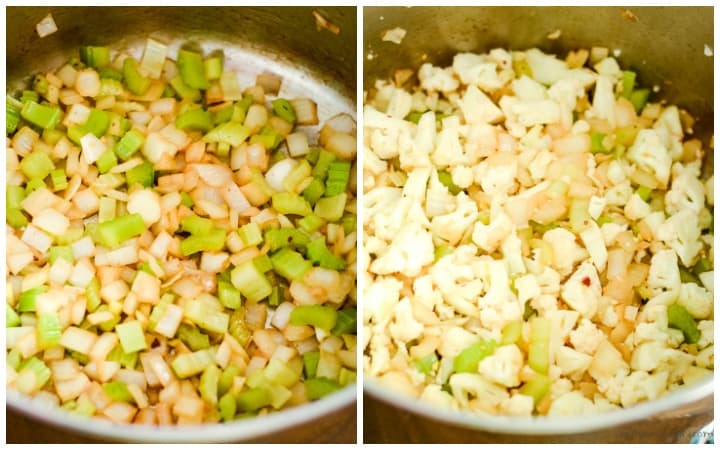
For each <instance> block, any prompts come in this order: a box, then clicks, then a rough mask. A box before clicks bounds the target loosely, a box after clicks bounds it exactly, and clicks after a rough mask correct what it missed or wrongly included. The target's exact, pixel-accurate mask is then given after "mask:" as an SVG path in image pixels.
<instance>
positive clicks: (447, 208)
mask: <svg viewBox="0 0 720 450" xmlns="http://www.w3.org/2000/svg"><path fill="white" fill-rule="evenodd" d="M455 202H456V198H455V196H454V195H452V194H450V191H448V188H447V187H446V186H445V185H444V184H442V183H441V182H440V178H439V177H438V173H437V170H433V172H432V175H431V176H430V183H429V184H428V189H427V192H426V195H425V213H426V214H427V216H428V217H435V216H442V215H444V214H448V213H450V212H452V211H453V210H454V209H455Z"/></svg>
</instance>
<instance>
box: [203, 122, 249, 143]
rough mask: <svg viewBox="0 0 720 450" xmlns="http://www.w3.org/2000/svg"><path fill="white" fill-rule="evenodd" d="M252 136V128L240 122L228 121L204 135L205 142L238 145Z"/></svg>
mask: <svg viewBox="0 0 720 450" xmlns="http://www.w3.org/2000/svg"><path fill="white" fill-rule="evenodd" d="M248 136H250V129H249V128H248V127H246V126H244V125H243V124H241V123H238V122H226V123H223V124H220V125H218V126H217V127H215V128H213V129H212V130H210V131H208V133H207V134H206V135H205V136H204V137H203V141H205V142H225V143H227V144H230V145H232V146H233V147H237V146H238V145H240V144H242V143H243V142H244V141H245V139H247V138H248Z"/></svg>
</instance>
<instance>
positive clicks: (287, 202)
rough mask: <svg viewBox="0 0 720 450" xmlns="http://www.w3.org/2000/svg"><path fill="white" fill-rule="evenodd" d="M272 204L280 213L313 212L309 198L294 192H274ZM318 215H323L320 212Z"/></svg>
mask: <svg viewBox="0 0 720 450" xmlns="http://www.w3.org/2000/svg"><path fill="white" fill-rule="evenodd" d="M272 206H273V208H274V209H275V210H276V211H277V212H279V213H280V214H295V215H298V216H307V215H310V214H312V212H313V211H312V208H311V207H310V204H309V203H308V202H307V200H305V199H304V198H302V197H301V196H299V195H298V194H295V193H293V192H279V193H277V194H273V195H272ZM343 207H344V206H343ZM316 214H317V213H316ZM318 216H320V217H322V215H320V214H318Z"/></svg>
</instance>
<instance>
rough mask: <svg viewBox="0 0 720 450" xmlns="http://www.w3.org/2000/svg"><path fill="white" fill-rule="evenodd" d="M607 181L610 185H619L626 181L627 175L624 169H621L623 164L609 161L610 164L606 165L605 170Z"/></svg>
mask: <svg viewBox="0 0 720 450" xmlns="http://www.w3.org/2000/svg"><path fill="white" fill-rule="evenodd" d="M607 179H608V180H609V181H610V182H611V183H612V184H620V183H622V182H623V181H626V180H627V174H626V173H625V168H624V167H623V164H622V163H621V162H620V161H618V160H615V159H614V160H612V161H610V164H609V165H608V169H607Z"/></svg>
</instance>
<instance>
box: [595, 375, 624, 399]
mask: <svg viewBox="0 0 720 450" xmlns="http://www.w3.org/2000/svg"><path fill="white" fill-rule="evenodd" d="M625 378H627V371H622V370H621V371H619V372H617V373H616V374H615V375H613V376H610V377H607V378H601V379H599V380H597V387H598V391H600V392H601V393H602V394H603V395H604V396H605V398H607V399H608V400H609V401H611V402H613V403H620V392H621V391H622V386H623V382H624V381H625Z"/></svg>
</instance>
